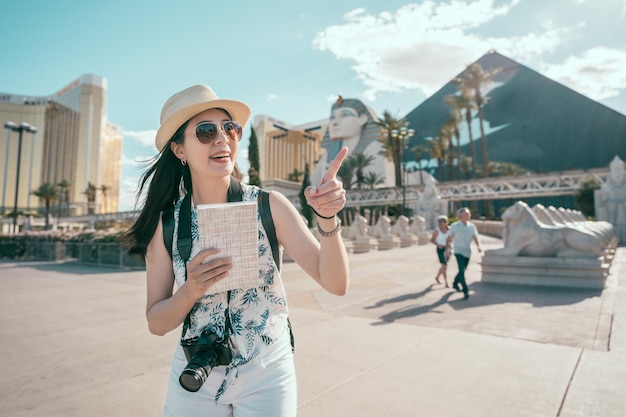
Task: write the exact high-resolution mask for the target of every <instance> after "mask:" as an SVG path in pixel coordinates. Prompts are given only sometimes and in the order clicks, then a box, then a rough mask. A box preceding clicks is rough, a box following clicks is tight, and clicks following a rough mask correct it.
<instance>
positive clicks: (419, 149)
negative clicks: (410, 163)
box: [411, 146, 428, 184]
mask: <svg viewBox="0 0 626 417" xmlns="http://www.w3.org/2000/svg"><path fill="white" fill-rule="evenodd" d="M411 152H413V154H414V155H415V156H416V158H417V159H416V160H417V165H418V167H419V170H420V184H424V175H423V171H424V169H423V168H422V161H423V160H424V158H423V156H424V154H425V153H428V147H427V146H414V147H413V148H411Z"/></svg>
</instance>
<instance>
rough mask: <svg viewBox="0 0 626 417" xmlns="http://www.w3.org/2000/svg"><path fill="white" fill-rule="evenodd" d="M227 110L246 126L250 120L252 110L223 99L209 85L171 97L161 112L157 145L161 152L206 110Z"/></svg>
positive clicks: (239, 102) (199, 86)
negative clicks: (180, 128)
mask: <svg viewBox="0 0 626 417" xmlns="http://www.w3.org/2000/svg"><path fill="white" fill-rule="evenodd" d="M215 108H220V109H224V110H226V111H227V112H228V113H229V114H230V116H231V117H232V119H233V120H234V121H236V122H239V123H240V124H241V125H242V126H244V125H245V124H246V123H247V122H248V119H249V118H250V108H249V107H248V105H247V104H245V103H243V102H241V101H237V100H226V99H221V98H219V97H218V96H217V94H215V93H214V92H213V90H212V89H211V87H209V86H208V85H194V86H193V87H189V88H187V89H185V90H183V91H180V92H178V93H176V94H174V95H173V96H172V97H170V98H169V99H168V100H167V101H166V102H165V104H164V105H163V110H161V127H159V130H158V131H157V134H156V140H155V145H156V147H157V149H158V150H159V152H160V151H161V150H162V149H163V147H164V146H165V145H166V144H167V142H168V141H169V140H170V139H171V137H172V136H173V135H174V133H176V131H177V130H178V128H179V127H181V126H182V125H183V123H185V122H186V121H187V120H189V119H191V118H192V117H193V116H195V115H196V114H198V113H202V112H203V111H205V110H209V109H215Z"/></svg>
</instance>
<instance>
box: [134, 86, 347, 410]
mask: <svg viewBox="0 0 626 417" xmlns="http://www.w3.org/2000/svg"><path fill="white" fill-rule="evenodd" d="M249 117H250V109H249V108H248V106H247V105H246V104H244V103H242V102H239V101H234V100H224V99H220V98H218V97H217V95H216V94H215V93H214V92H213V91H212V90H211V88H210V87H208V86H205V85H196V86H193V87H190V88H188V89H185V90H183V91H181V92H179V93H177V94H175V95H173V96H172V97H171V98H170V99H169V100H167V102H166V103H165V105H164V106H163V110H162V112H161V126H160V128H159V130H158V132H157V135H156V147H157V149H158V150H159V155H157V157H156V158H155V161H154V163H153V164H152V165H151V166H150V167H149V169H148V170H147V171H146V172H145V173H144V175H143V176H142V178H141V182H140V189H139V194H141V192H142V190H143V188H144V186H146V184H147V183H148V181H149V186H148V192H147V194H146V197H145V201H144V204H143V208H142V210H141V213H140V215H139V217H138V219H137V221H136V222H135V223H134V225H133V226H132V227H131V229H130V230H129V231H128V233H127V234H126V236H125V238H126V241H127V242H128V243H130V252H131V253H136V254H139V255H141V256H143V257H144V258H145V261H146V273H147V305H146V317H147V320H148V327H149V329H150V332H152V333H154V334H157V335H164V334H166V333H168V332H170V331H172V330H174V329H176V328H177V327H179V325H181V323H183V322H185V323H184V324H185V325H184V326H183V328H184V334H183V336H182V338H181V344H184V345H185V346H187V344H189V345H193V344H194V343H196V344H197V343H199V341H203V342H207V340H208V342H207V343H211V346H210V348H211V349H215V351H219V352H221V353H224V355H222V354H221V353H220V355H218V357H219V359H218V360H216V361H214V362H213V364H219V365H218V366H213V364H212V365H210V366H209V367H208V369H206V371H203V369H204V368H201V367H196V369H195V370H193V371H194V372H196V373H197V374H198V375H200V374H201V373H202V372H204V375H202V378H206V380H205V381H204V383H202V382H200V383H199V385H200V386H196V387H195V388H194V389H198V391H197V392H191V391H192V390H190V387H189V386H185V387H183V377H181V373H183V370H185V372H187V368H186V367H187V365H188V360H187V357H186V354H188V352H187V351H186V349H185V348H183V347H182V346H181V345H179V346H178V348H177V350H176V353H175V355H174V359H173V361H172V367H171V374H170V379H169V388H168V394H167V399H166V404H165V408H164V411H163V412H164V415H166V416H232V415H234V416H252V415H254V416H295V415H296V404H297V402H296V380H295V371H294V364H293V353H292V349H291V345H290V337H289V327H288V320H287V316H288V311H287V303H286V299H285V291H284V288H283V284H282V281H281V278H280V273H279V269H278V265H276V262H275V261H274V260H273V257H272V253H271V250H267V248H270V247H271V244H270V242H269V239H268V235H267V231H266V230H264V226H263V222H262V221H261V216H260V215H259V216H257V217H258V222H257V223H258V228H259V274H260V276H262V278H263V282H264V284H263V285H262V286H260V287H258V288H249V289H235V290H232V291H228V292H227V293H218V294H210V291H208V290H209V289H210V287H211V286H213V285H214V284H215V283H217V282H218V281H220V280H223V279H228V271H229V270H230V269H231V268H232V265H233V262H237V260H236V259H229V258H222V259H216V260H213V261H209V262H206V263H203V259H204V258H206V257H207V256H208V255H214V254H216V253H218V252H219V249H204V250H201V248H200V247H199V243H198V242H199V241H198V233H197V212H196V210H195V207H196V206H197V205H199V204H214V203H226V202H227V201H228V198H229V197H228V196H229V193H230V191H229V189H230V188H231V181H234V180H233V177H236V176H237V174H238V169H237V166H236V160H237V154H238V151H239V149H238V146H239V140H240V139H241V135H242V126H243V125H245V124H246V122H247V121H248V118H249ZM346 152H347V150H342V151H341V152H340V153H339V154H338V155H337V158H335V160H334V161H333V162H332V163H331V164H330V167H329V169H328V172H327V173H326V175H324V177H323V179H322V182H321V183H320V184H319V185H318V186H316V187H309V188H308V189H307V190H306V193H305V194H306V198H307V203H308V204H309V205H310V206H311V207H312V208H313V210H314V211H315V212H316V214H317V221H318V229H319V231H320V241H319V242H318V241H317V240H316V239H315V238H314V237H313V235H312V234H311V232H310V231H309V230H308V228H307V227H306V225H305V224H304V222H303V220H302V218H301V217H300V215H299V213H298V212H297V211H296V209H295V208H294V207H293V205H292V204H291V203H290V202H289V201H288V200H287V199H286V198H285V197H284V196H283V195H281V194H280V193H278V192H275V191H272V192H271V193H270V196H269V205H270V207H271V213H272V218H273V220H274V224H275V229H276V237H277V239H278V242H279V243H280V245H282V246H283V247H284V249H285V250H286V251H287V252H288V253H289V255H290V256H291V257H292V258H293V259H294V260H295V261H296V262H297V263H298V264H299V265H300V266H301V267H302V268H303V269H304V271H305V272H307V273H308V274H309V275H310V276H311V277H312V278H313V279H314V280H316V281H317V282H318V283H319V284H320V285H321V286H322V287H323V288H324V289H326V290H327V291H329V292H330V293H332V294H336V295H343V294H345V292H346V291H347V288H348V261H347V254H346V250H345V247H344V244H343V240H342V238H341V235H340V233H338V232H340V229H341V228H340V222H339V220H338V219H337V217H336V214H337V212H339V211H340V210H341V209H342V208H343V207H344V205H345V201H346V200H345V191H344V189H343V187H342V184H341V182H339V181H338V180H337V179H336V174H337V170H338V169H339V167H340V166H341V163H342V161H343V159H344V158H345V155H346ZM236 183H237V184H239V183H238V182H236ZM240 188H241V200H243V201H256V199H257V195H258V194H259V192H260V190H259V189H258V188H257V187H253V186H247V185H245V184H240ZM187 193H191V206H192V208H191V222H192V224H194V225H195V229H194V227H191V230H192V250H191V256H190V260H189V262H188V263H187V264H186V268H185V262H184V261H183V259H182V258H181V255H180V251H179V250H178V243H177V236H178V229H179V228H178V220H179V219H180V215H181V214H180V213H181V205H182V202H183V198H182V197H183V195H185V194H187ZM187 201H189V200H187ZM172 205H174V223H175V226H174V233H173V235H174V236H173V242H172V252H171V253H172V254H173V255H172V257H171V258H170V255H169V253H168V249H167V248H166V246H165V244H164V239H163V224H162V219H161V212H162V211H164V210H166V209H168V208H170V207H171V206H172ZM181 221H182V219H181ZM174 283H176V288H177V290H176V291H175V292H174V291H173V286H174ZM206 294H209V295H206ZM206 335H209V336H210V337H209V338H206V337H205V336H206ZM196 346H197V345H196ZM222 347H223V349H222ZM211 349H207V350H211ZM192 356H193V355H192ZM195 359H196V357H194V360H195ZM222 363H223V364H222ZM189 366H191V364H189ZM211 367H213V369H212V370H211ZM207 374H208V375H207ZM198 375H195V374H194V378H195V379H199V378H200V377H199V376H198ZM191 388H193V387H191Z"/></svg>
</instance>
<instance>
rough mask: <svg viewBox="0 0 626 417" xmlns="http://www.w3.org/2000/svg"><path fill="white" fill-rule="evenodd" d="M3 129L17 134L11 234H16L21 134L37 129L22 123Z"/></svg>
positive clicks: (7, 125)
mask: <svg viewBox="0 0 626 417" xmlns="http://www.w3.org/2000/svg"><path fill="white" fill-rule="evenodd" d="M4 128H5V129H8V130H12V131H14V132H18V141H17V173H16V175H15V202H14V205H13V233H14V234H17V196H18V191H19V185H20V162H21V160H22V134H23V133H24V131H26V132H30V133H37V128H36V127H35V126H33V125H31V124H28V123H25V122H22V123H20V124H19V125H18V124H17V123H13V122H6V123H5V124H4Z"/></svg>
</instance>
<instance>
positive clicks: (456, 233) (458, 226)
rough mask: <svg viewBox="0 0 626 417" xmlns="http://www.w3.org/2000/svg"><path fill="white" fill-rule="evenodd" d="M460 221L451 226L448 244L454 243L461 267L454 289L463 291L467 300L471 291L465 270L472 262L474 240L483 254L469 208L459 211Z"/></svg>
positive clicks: (455, 253) (455, 254)
mask: <svg viewBox="0 0 626 417" xmlns="http://www.w3.org/2000/svg"><path fill="white" fill-rule="evenodd" d="M457 216H458V217H459V220H458V221H456V222H454V223H453V224H452V225H450V234H449V235H448V244H450V243H451V242H452V241H454V257H455V258H456V262H457V264H458V265H459V272H458V273H457V274H456V276H455V277H454V282H453V283H452V287H453V288H454V289H455V290H457V291H463V295H464V297H463V298H465V299H468V298H469V290H468V288H467V283H466V282H465V270H466V269H467V265H468V264H469V261H470V256H471V254H472V250H471V244H472V240H473V241H474V242H475V243H476V247H477V249H478V253H480V252H482V249H481V248H480V242H479V241H478V230H476V226H475V225H474V223H472V222H470V221H469V219H470V217H471V216H472V215H471V212H470V210H469V209H468V208H467V207H463V208H460V209H459V210H458V211H457Z"/></svg>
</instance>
